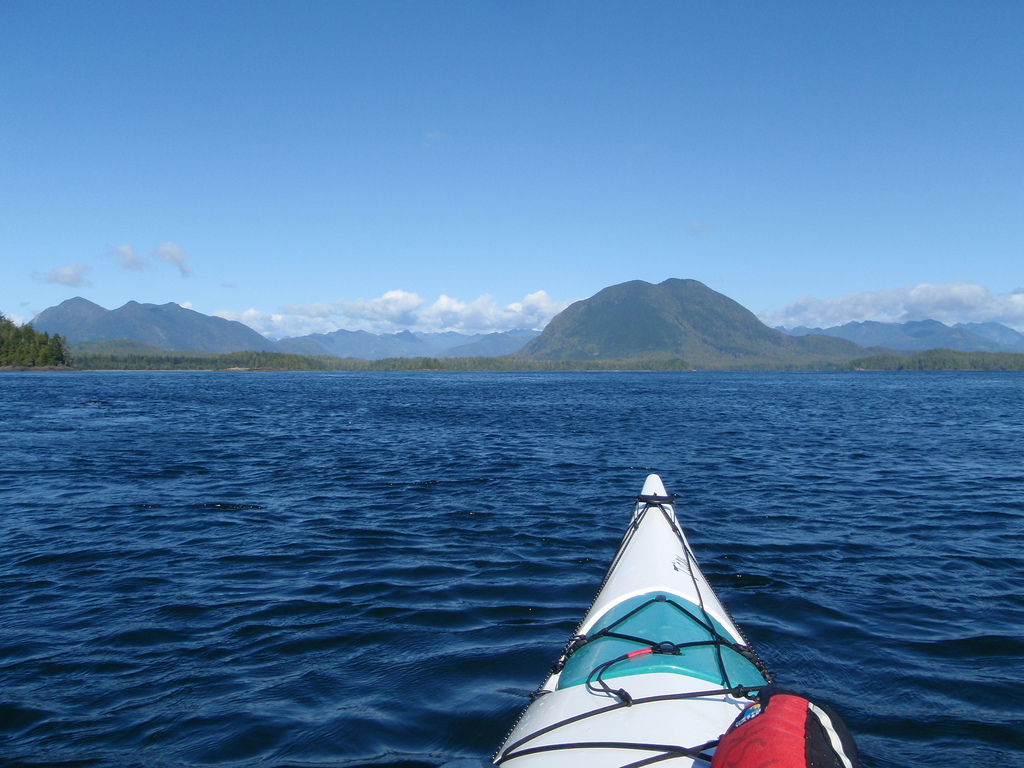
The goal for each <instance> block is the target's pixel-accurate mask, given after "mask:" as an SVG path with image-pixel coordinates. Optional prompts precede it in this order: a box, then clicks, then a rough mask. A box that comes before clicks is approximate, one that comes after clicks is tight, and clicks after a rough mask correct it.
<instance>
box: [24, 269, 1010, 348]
mask: <svg viewBox="0 0 1024 768" xmlns="http://www.w3.org/2000/svg"><path fill="white" fill-rule="evenodd" d="M32 325H33V327H35V329H36V330H38V331H45V332H47V333H50V334H60V335H61V336H64V337H65V338H66V339H67V340H68V342H69V343H70V344H71V345H72V346H73V348H72V352H74V351H75V350H74V345H81V350H82V351H83V352H85V351H88V352H91V353H107V354H152V350H153V348H157V349H159V350H165V351H189V350H194V351H198V352H206V353H226V352H239V351H249V350H257V351H270V352H290V353H295V354H301V355H333V356H335V357H341V358H349V357H351V358H362V359H365V360H380V359H383V358H394V357H478V356H479V357H500V356H504V355H516V356H518V357H520V358H523V359H527V360H534V361H554V362H559V361H564V362H574V363H578V362H580V361H584V362H585V361H602V360H613V361H614V360H620V361H622V360H641V359H647V360H685V361H686V362H687V363H689V364H690V365H692V366H695V367H698V368H734V367H735V368H760V367H763V368H779V367H806V366H815V365H818V364H821V363H825V364H831V363H844V362H846V361H849V360H851V359H853V358H857V357H863V356H865V355H867V354H869V352H868V350H869V349H870V350H871V351H872V352H876V351H880V349H879V348H885V349H886V350H888V351H893V350H895V351H923V350H929V349H953V350H959V351H966V352H972V351H981V352H1024V335H1022V334H1020V333H1017V332H1016V331H1014V330H1012V329H1010V328H1007V327H1006V326H1003V325H999V324H997V323H969V324H958V325H956V326H953V327H952V328H951V327H949V326H947V325H943V324H942V323H940V322H938V321H935V320H923V321H916V322H908V323H902V324H901V323H876V322H866V323H847V324H846V325H842V326H838V327H835V328H824V329H822V328H813V329H812V328H795V329H793V330H791V331H784V330H783V329H777V328H769V327H768V326H767V325H765V324H764V323H762V322H761V321H760V320H758V319H757V317H756V316H755V315H754V314H753V313H752V312H750V311H749V310H747V309H745V308H744V307H742V306H741V305H739V304H737V303H736V302H735V301H733V300H732V299H730V298H728V297H727V296H724V295H722V294H720V293H717V292H715V291H713V290H711V289H710V288H708V287H707V286H705V285H703V284H702V283H699V282H697V281H696V280H678V279H670V280H666V281H664V282H662V283H659V284H658V285H652V284H651V283H646V282H643V281H641V280H634V281H632V282H628V283H622V284H620V285H613V286H611V287H609V288H605V289H604V290H602V291H600V292H599V293H597V294H596V295H594V296H592V297H591V298H589V299H584V300H583V301H578V302H576V303H574V304H572V305H571V306H569V307H568V308H566V309H565V310H564V311H563V312H561V313H560V314H558V315H557V316H556V317H555V318H554V319H552V320H551V322H550V323H548V325H547V327H546V328H545V329H544V331H543V332H538V331H523V330H519V331H508V332H505V333H491V334H477V335H466V334H459V333H453V332H448V333H413V332H410V331H402V332H400V333H391V334H387V333H385V334H373V333H368V332H366V331H346V330H340V331H334V332H333V333H316V334H310V335H308V336H300V337H297V338H291V339H282V340H281V341H272V340H270V339H267V338H265V337H264V336H261V335H260V334H259V333H257V332H256V331H254V330H253V329H251V328H249V327H248V326H246V325H243V324H242V323H239V322H235V321H231V320H225V319H223V318H219V317H210V316H208V315H204V314H202V313H199V312H195V311H193V310H190V309H185V308H184V307H181V306H179V305H177V304H173V303H172V304H162V305H155V304H139V303H137V302H134V301H130V302H128V303H127V304H125V305H124V306H123V307H120V308H118V309H114V310H108V309H104V308H103V307H100V306H98V305H97V304H93V303H92V302H91V301H87V300H85V299H82V298H74V299H69V300H67V301H65V302H63V303H62V304H59V305H58V306H56V307H51V308H50V309H47V310H45V311H44V312H41V313H40V314H39V315H38V316H37V317H36V318H35V319H34V320H33V321H32ZM132 345H138V346H137V347H134V348H133V346H132ZM142 345H148V347H144V346H142ZM132 349H136V350H137V351H134V352H133V351H131V350H132Z"/></svg>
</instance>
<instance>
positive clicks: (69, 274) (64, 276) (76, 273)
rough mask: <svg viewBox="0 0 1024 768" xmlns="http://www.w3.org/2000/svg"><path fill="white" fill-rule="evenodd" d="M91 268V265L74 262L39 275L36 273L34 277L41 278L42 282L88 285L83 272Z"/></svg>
mask: <svg viewBox="0 0 1024 768" xmlns="http://www.w3.org/2000/svg"><path fill="white" fill-rule="evenodd" d="M91 269H92V267H89V266H86V265H85V264H80V263H78V262H76V263H74V264H68V265H66V266H63V267H57V268H56V269H53V270H50V272H48V273H47V274H45V275H42V276H41V277H40V276H39V275H36V277H37V278H38V279H41V280H42V281H43V282H44V283H57V284H58V285H71V286H79V285H89V283H88V281H87V280H86V279H85V273H86V272H88V271H90V270H91Z"/></svg>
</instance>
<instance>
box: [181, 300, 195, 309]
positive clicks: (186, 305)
mask: <svg viewBox="0 0 1024 768" xmlns="http://www.w3.org/2000/svg"><path fill="white" fill-rule="evenodd" d="M178 306H179V307H183V308H185V309H192V308H193V306H192V302H191V301H183V302H181V303H180V304H179V305H178Z"/></svg>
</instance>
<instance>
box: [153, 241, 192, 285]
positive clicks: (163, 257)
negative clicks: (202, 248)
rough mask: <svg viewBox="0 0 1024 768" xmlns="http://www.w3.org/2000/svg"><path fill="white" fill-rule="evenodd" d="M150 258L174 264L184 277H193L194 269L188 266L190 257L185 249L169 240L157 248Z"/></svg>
mask: <svg viewBox="0 0 1024 768" xmlns="http://www.w3.org/2000/svg"><path fill="white" fill-rule="evenodd" d="M149 255H150V256H153V257H155V258H157V259H160V261H163V262H166V263H167V264H173V265H174V266H176V267H177V268H178V270H179V271H180V272H181V276H182V277H191V276H192V274H193V273H192V267H190V266H189V265H188V263H187V262H188V256H187V255H186V253H185V251H184V249H183V248H182V247H181V246H180V245H177V244H176V243H172V242H170V241H169V240H168V241H167V242H164V243H160V245H158V246H157V247H156V248H154V249H153V250H152V251H150V252H149Z"/></svg>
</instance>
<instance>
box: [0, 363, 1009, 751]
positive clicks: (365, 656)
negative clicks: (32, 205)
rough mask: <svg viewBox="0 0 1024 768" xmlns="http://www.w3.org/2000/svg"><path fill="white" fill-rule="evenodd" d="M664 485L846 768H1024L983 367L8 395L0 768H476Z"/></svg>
mask: <svg viewBox="0 0 1024 768" xmlns="http://www.w3.org/2000/svg"><path fill="white" fill-rule="evenodd" d="M648 472H657V473H659V474H660V475H661V476H662V478H663V480H664V481H665V484H666V486H667V488H668V490H669V491H670V492H674V493H677V494H679V500H678V504H679V507H678V510H679V517H680V521H681V522H682V523H683V525H684V528H685V530H686V531H687V534H688V536H689V538H690V542H691V544H692V546H693V547H694V550H695V552H696V554H697V557H698V559H699V560H700V562H701V564H702V566H703V568H704V570H705V572H706V573H707V574H708V576H709V578H710V580H711V582H712V583H713V584H714V585H715V587H716V588H717V590H718V592H719V595H720V596H721V597H722V599H723V601H724V602H725V603H726V604H727V605H728V606H729V608H730V610H731V612H732V613H733V615H734V617H735V618H736V620H737V621H738V622H739V623H740V625H741V626H742V627H743V628H744V630H745V631H746V633H747V635H748V637H749V639H750V640H751V642H752V643H753V644H754V645H755V647H756V648H757V649H758V651H759V653H760V655H761V656H762V657H763V658H764V660H765V661H766V663H767V664H768V666H769V667H770V668H771V669H772V670H773V671H774V672H775V673H776V675H777V676H778V678H779V681H780V682H782V683H784V684H786V685H788V686H790V687H793V688H797V689H800V690H803V691H806V692H808V693H810V694H813V695H816V696H820V697H823V698H825V699H826V700H828V701H830V702H832V703H833V704H834V705H835V706H836V708H837V709H838V710H839V712H840V713H841V714H842V715H843V717H844V719H845V721H846V723H847V725H848V726H849V727H850V729H851V730H852V731H853V733H854V735H855V737H856V739H857V742H858V745H859V746H860V749H861V752H862V755H863V761H864V764H865V765H867V766H892V767H893V768H895V767H896V766H899V767H900V768H905V767H906V766H949V765H1000V766H1011V765H1013V766H1017V765H1024V376H1021V375H1019V374H995V373H993V374H990V373H970V374H967V373H963V374H960V373H935V374H897V373H877V374H876V373H864V374H850V373H847V374H821V373H813V374H807V373H803V374H801V373H743V374H739V373H737V374H732V373H709V374H690V373H678V374H677V373H671V374H669V373H666V374H660V373H647V374H629V373H595V374H586V373H576V374H507V373H506V374H482V373H481V374H473V373H462V374H449V373H385V374H374V373H366V374H364V373H355V374H353V373H302V374H297V373H296V374H293V373H67V374H60V373H54V374H47V373H38V374H17V373H9V374H3V375H0V545H2V557H0V765H3V766H69V767H70V766H75V767H76V768H77V767H79V766H82V767H84V766H402V767H407V768H413V767H416V768H420V767H425V766H441V765H444V764H446V763H452V762H458V763H459V764H460V765H478V764H479V761H482V760H488V759H489V758H490V756H491V754H492V753H493V752H494V750H495V749H496V748H497V746H498V745H499V743H500V742H501V740H502V739H503V737H504V736H505V734H506V732H507V731H508V729H509V728H510V727H511V725H512V724H513V722H514V721H515V719H516V717H517V715H518V713H519V711H520V710H521V709H522V708H523V707H524V706H525V705H526V704H527V702H528V698H527V696H528V694H529V692H530V691H531V690H533V689H534V688H535V687H536V686H537V685H538V684H539V683H540V681H541V679H542V678H543V676H544V675H545V673H546V671H547V670H548V667H549V666H550V663H551V662H552V660H553V659H554V657H555V656H556V655H557V654H558V652H559V651H560V650H561V648H562V646H563V644H564V643H565V641H566V639H567V638H568V636H569V634H570V633H571V632H572V631H573V629H574V628H575V626H576V623H577V622H578V620H579V619H580V617H581V616H582V613H583V611H584V610H585V609H586V607H587V606H588V605H589V602H590V600H591V599H592V597H593V595H594V592H595V591H596V589H597V586H598V584H599V582H600V580H601V577H602V576H603V574H604V570H605V568H606V567H607V566H608V563H609V561H610V559H611V557H612V555H613V553H614V551H615V548H616V546H617V544H618V542H619V539H620V538H621V536H622V533H623V531H624V529H625V526H626V524H627V522H628V518H629V512H630V508H631V504H632V500H633V497H634V496H635V495H636V493H637V492H638V491H639V490H640V487H641V485H642V484H643V481H644V478H645V477H646V475H647V473H648Z"/></svg>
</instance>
